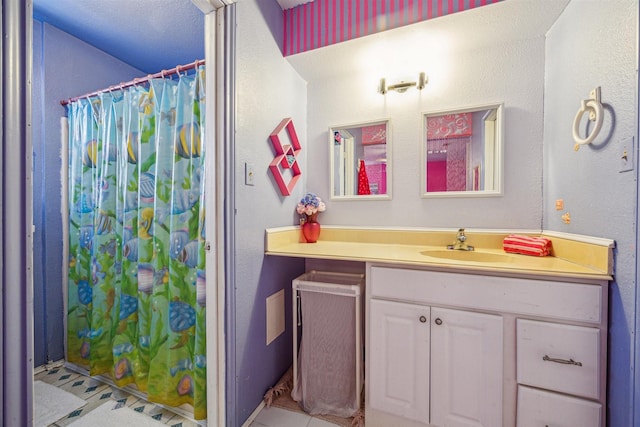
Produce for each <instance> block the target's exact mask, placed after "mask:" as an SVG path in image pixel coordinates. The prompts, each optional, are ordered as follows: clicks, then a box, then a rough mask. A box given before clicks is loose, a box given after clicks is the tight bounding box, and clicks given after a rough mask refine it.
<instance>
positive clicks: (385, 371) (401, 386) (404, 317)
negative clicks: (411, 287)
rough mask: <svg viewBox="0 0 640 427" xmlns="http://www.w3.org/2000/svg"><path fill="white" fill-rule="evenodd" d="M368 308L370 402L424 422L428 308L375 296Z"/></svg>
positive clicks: (390, 411) (427, 398)
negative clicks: (377, 298)
mask: <svg viewBox="0 0 640 427" xmlns="http://www.w3.org/2000/svg"><path fill="white" fill-rule="evenodd" d="M369 307H370V316H369V322H370V324H369V354H368V355H367V356H368V363H369V376H370V378H369V379H368V383H369V387H368V389H369V405H370V406H371V407H372V408H374V409H377V410H380V411H384V412H388V413H390V414H394V415H398V416H401V417H404V418H408V419H411V420H415V421H420V422H423V423H425V424H426V423H427V422H428V420H429V328H430V326H429V307H423V306H418V305H413V304H403V303H397V302H390V301H382V300H375V299H372V300H371V302H370V306H369Z"/></svg>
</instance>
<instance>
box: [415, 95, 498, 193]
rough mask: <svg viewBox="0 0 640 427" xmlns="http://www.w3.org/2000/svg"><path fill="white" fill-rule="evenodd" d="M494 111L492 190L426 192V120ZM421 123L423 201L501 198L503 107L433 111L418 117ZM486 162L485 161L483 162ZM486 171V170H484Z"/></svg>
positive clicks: (490, 106) (492, 105) (482, 105)
mask: <svg viewBox="0 0 640 427" xmlns="http://www.w3.org/2000/svg"><path fill="white" fill-rule="evenodd" d="M490 109H495V110H496V120H497V122H498V125H497V126H496V136H495V138H496V143H495V145H494V149H493V160H494V165H493V166H494V170H493V180H494V182H495V183H496V184H495V186H494V188H493V189H492V190H481V191H433V192H427V144H426V141H427V120H426V118H427V117H429V116H440V115H443V114H453V113H469V112H474V111H480V110H490ZM420 119H421V121H422V136H421V138H422V139H421V141H420V145H421V147H422V159H421V162H422V163H421V165H420V171H421V173H420V175H421V176H420V179H421V182H420V193H421V197H422V198H423V199H431V198H448V197H497V196H502V193H503V188H504V160H503V159H504V106H503V104H502V103H499V104H481V105H475V106H470V107H463V108H451V109H447V110H434V111H428V112H423V113H422V114H421V115H420ZM485 162H486V160H485ZM485 169H486V168H485Z"/></svg>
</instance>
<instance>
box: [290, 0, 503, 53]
mask: <svg viewBox="0 0 640 427" xmlns="http://www.w3.org/2000/svg"><path fill="white" fill-rule="evenodd" d="M499 1H502V0H315V1H314V2H311V3H306V4H303V5H300V6H296V7H294V8H291V9H287V10H285V11H284V41H283V49H282V51H283V52H284V55H285V56H288V55H294V54H296V53H300V52H306V51H308V50H312V49H317V48H319V47H323V46H328V45H331V44H335V43H340V42H343V41H346V40H351V39H355V38H358V37H362V36H366V35H368V34H373V33H378V32H380V31H384V30H389V29H391V28H397V27H401V26H403V25H409V24H413V23H414V22H419V21H426V20H427V19H432V18H437V17H440V16H445V15H448V14H450V13H455V12H462V11H464V10H468V9H473V8H475V7H479V6H485V5H487V4H491V3H497V2H499Z"/></svg>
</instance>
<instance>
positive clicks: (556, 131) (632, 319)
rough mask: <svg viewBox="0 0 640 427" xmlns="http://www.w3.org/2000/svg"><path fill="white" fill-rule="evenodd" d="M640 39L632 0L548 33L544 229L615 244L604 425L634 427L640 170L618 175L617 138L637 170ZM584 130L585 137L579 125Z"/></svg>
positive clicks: (584, 6)
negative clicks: (595, 106)
mask: <svg viewBox="0 0 640 427" xmlns="http://www.w3.org/2000/svg"><path fill="white" fill-rule="evenodd" d="M637 31H638V2H637V0H607V1H585V0H572V1H571V3H570V4H569V6H568V7H567V9H566V10H565V11H564V13H563V14H562V15H561V16H560V18H559V19H558V21H557V22H556V24H555V25H554V26H553V27H552V28H551V30H550V31H549V33H548V36H547V46H546V84H545V105H544V110H545V114H544V123H545V131H544V180H543V181H544V228H545V229H550V230H557V231H564V232H569V233H577V234H586V235H592V236H599V237H606V238H609V239H614V240H615V241H616V251H615V275H614V277H615V281H614V282H612V283H611V288H610V289H611V291H610V293H609V295H610V296H609V298H610V306H609V310H610V316H609V322H610V323H609V332H610V333H609V397H608V399H609V423H608V425H609V426H612V427H618V426H619V427H625V426H630V425H638V423H639V420H638V418H637V417H638V415H636V420H635V423H634V422H633V419H632V418H631V416H632V415H631V414H632V413H633V408H634V407H636V408H637V407H638V406H637V404H634V401H633V399H634V391H633V390H634V384H633V378H634V377H633V374H632V373H633V372H634V365H635V361H634V350H635V346H636V345H635V344H634V341H636V339H635V334H636V322H637V319H636V316H637V311H636V308H635V306H636V293H637V284H636V263H637V241H638V235H637V224H636V218H637V215H638V212H637V203H638V198H637V191H638V188H637V187H638V184H637V176H638V172H637V169H635V170H633V171H630V172H624V173H620V172H619V168H620V165H621V160H620V157H621V156H622V148H623V144H622V140H623V139H625V138H630V137H635V138H636V146H635V150H634V156H635V161H636V165H637V160H638V157H637V154H638V148H637V135H638V133H637V115H636V114H637V105H638V104H637V96H636V95H637V93H638V92H637V90H638V89H637V73H636V67H637V59H638V50H637V39H636V37H637ZM596 86H601V88H602V102H603V104H604V107H605V116H604V125H603V129H602V131H601V134H600V136H599V137H598V138H597V139H596V140H595V141H594V144H593V145H591V146H583V147H581V148H580V149H579V151H577V152H576V151H574V149H573V146H574V142H573V138H572V135H571V129H572V125H573V120H574V117H575V115H576V113H577V111H578V108H579V107H580V100H582V99H586V98H587V97H588V95H589V92H590V91H591V90H592V89H593V88H595V87H596ZM585 123H586V119H584V120H583V125H584V124H585ZM581 131H582V132H583V133H582V137H583V138H584V136H585V133H584V132H585V129H584V126H582V127H581ZM629 148H631V147H629ZM556 199H563V200H564V206H565V209H564V210H563V211H556V210H555V201H556ZM565 212H569V213H570V214H571V223H570V224H565V223H564V222H562V219H561V215H562V214H563V213H565ZM636 377H637V374H636ZM636 381H637V380H636ZM637 385H638V384H636V386H637ZM635 394H636V395H637V394H638V390H636V392H635ZM636 399H638V397H636ZM636 402H637V400H636Z"/></svg>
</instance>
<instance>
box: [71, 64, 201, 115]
mask: <svg viewBox="0 0 640 427" xmlns="http://www.w3.org/2000/svg"><path fill="white" fill-rule="evenodd" d="M204 61H205V60H204V59H198V60H196V61H194V62H192V63H190V64H186V65H178V66H177V67H175V68H171V69H170V70H162V71H160V72H159V73H155V74H149V75H147V76H145V77H138V78H135V79H133V80H131V81H128V82H122V83H120V84H117V85H113V86H109V87H108V88H106V89H100V90H96V91H95V92H91V93H86V94H84V95H80V96H76V97H75V98H69V99H63V100H62V101H60V104H62V105H67V104H71V103H72V102H75V101H77V100H79V99H82V98H89V97H92V96H96V95H100V94H101V93H103V92H111V91H112V90H116V89H124V88H126V87H131V86H136V85H139V84H142V83H146V82H148V81H149V80H151V79H157V78H159V77H161V78H165V77H166V76H170V75H172V74H180V72H182V71H189V70H193V69H194V68H197V67H199V66H200V65H204Z"/></svg>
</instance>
